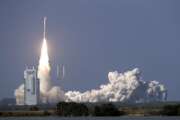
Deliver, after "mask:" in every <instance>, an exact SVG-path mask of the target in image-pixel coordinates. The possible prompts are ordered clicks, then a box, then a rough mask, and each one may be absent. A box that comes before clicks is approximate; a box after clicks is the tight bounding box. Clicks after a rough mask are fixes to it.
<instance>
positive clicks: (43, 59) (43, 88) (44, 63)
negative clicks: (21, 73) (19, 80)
mask: <svg viewBox="0 0 180 120" xmlns="http://www.w3.org/2000/svg"><path fill="white" fill-rule="evenodd" d="M38 78H39V79H40V92H41V93H42V95H45V94H46V93H47V92H48V91H49V90H50V89H51V81H50V65H49V56H48V47H47V41H46V39H45V38H44V40H43V44H42V48H41V55H40V60H39V66H38Z"/></svg>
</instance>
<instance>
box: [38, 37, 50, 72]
mask: <svg viewBox="0 0 180 120" xmlns="http://www.w3.org/2000/svg"><path fill="white" fill-rule="evenodd" d="M39 69H43V70H48V71H50V65H49V56H48V48H47V41H46V39H45V38H44V40H43V44H42V48H41V55H40V60H39Z"/></svg>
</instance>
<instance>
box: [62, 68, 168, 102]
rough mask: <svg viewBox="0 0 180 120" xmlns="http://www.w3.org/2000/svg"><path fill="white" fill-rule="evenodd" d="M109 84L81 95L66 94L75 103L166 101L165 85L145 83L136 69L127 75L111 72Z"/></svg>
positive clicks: (74, 92)
mask: <svg viewBox="0 0 180 120" xmlns="http://www.w3.org/2000/svg"><path fill="white" fill-rule="evenodd" d="M108 78H109V83H107V84H106V85H101V86H100V88H99V89H93V90H90V91H86V92H84V93H81V92H79V91H68V92H66V93H65V95H66V96H67V98H69V100H70V101H75V102H100V101H104V102H106V101H108V102H117V101H120V102H127V101H128V102H148V101H161V100H165V99H166V94H167V93H166V92H167V91H166V89H165V87H164V85H162V84H160V83H159V82H157V81H150V82H145V81H143V80H141V79H140V71H139V69H138V68H135V69H133V70H131V71H127V72H125V73H118V72H117V71H115V72H109V74H108Z"/></svg>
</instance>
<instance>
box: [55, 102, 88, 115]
mask: <svg viewBox="0 0 180 120" xmlns="http://www.w3.org/2000/svg"><path fill="white" fill-rule="evenodd" d="M57 114H58V115H59V116H87V115H89V112H88V108H87V107H86V105H84V104H82V103H74V102H68V103H67V102H59V103H58V104H57Z"/></svg>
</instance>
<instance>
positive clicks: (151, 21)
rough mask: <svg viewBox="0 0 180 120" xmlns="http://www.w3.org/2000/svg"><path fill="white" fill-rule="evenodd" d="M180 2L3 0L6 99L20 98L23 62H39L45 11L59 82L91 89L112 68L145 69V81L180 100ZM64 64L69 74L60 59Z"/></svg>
mask: <svg viewBox="0 0 180 120" xmlns="http://www.w3.org/2000/svg"><path fill="white" fill-rule="evenodd" d="M179 6H180V1H178V0H1V1H0V77H1V78H0V98H3V97H14V89H16V88H17V87H18V86H19V85H20V84H21V83H23V71H24V69H25V66H26V65H28V66H33V65H34V66H37V65H38V59H39V55H40V47H41V43H42V39H43V22H42V21H43V16H47V18H48V19H47V29H48V30H47V31H48V34H47V39H48V47H49V56H50V63H51V66H52V79H53V83H54V84H57V85H60V86H61V87H62V88H63V89H65V90H80V91H85V90H89V89H92V88H97V87H98V86H99V85H100V84H105V83H107V82H108V79H107V74H108V72H109V71H113V70H118V71H119V72H122V71H126V70H128V69H133V68H135V67H138V68H140V70H141V71H142V77H143V78H142V79H144V80H146V81H148V80H157V81H160V82H162V83H164V84H165V85H166V87H167V88H168V99H169V100H180V94H179V92H178V91H180V69H179V68H180V13H179V12H180V7H179ZM57 64H64V65H65V66H66V76H65V79H64V80H61V81H60V80H57V79H56V65H57Z"/></svg>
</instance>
